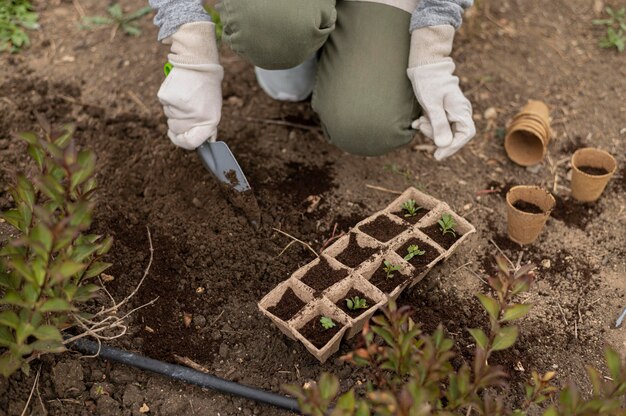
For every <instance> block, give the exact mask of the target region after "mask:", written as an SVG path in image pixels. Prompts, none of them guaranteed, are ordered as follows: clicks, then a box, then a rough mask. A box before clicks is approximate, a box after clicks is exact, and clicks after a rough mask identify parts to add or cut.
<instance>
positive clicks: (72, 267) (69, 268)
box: [53, 260, 85, 279]
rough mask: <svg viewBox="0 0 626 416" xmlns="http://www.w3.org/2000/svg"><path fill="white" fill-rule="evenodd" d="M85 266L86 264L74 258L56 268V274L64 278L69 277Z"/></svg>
mask: <svg viewBox="0 0 626 416" xmlns="http://www.w3.org/2000/svg"><path fill="white" fill-rule="evenodd" d="M84 268H85V265H84V264H82V263H78V262H75V261H72V260H65V261H64V262H62V263H61V264H60V265H57V267H55V268H54V272H53V273H54V274H58V275H60V276H61V277H62V278H63V279H68V278H70V277H72V276H74V275H76V274H78V273H79V272H81V271H82V270H83V269H84Z"/></svg>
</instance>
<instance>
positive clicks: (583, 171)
mask: <svg viewBox="0 0 626 416" xmlns="http://www.w3.org/2000/svg"><path fill="white" fill-rule="evenodd" d="M616 170H617V162H616V161H615V158H614V157H613V156H611V154H609V153H608V152H605V151H604V150H600V149H594V148H591V147H587V148H584V149H578V150H577V151H576V152H575V153H574V154H573V155H572V184H571V187H572V197H573V198H574V199H576V200H578V201H581V202H594V201H597V200H598V198H600V195H602V192H604V188H606V185H607V183H608V182H609V180H610V179H611V177H613V175H614V174H615V171H616Z"/></svg>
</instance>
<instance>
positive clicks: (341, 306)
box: [335, 288, 376, 318]
mask: <svg viewBox="0 0 626 416" xmlns="http://www.w3.org/2000/svg"><path fill="white" fill-rule="evenodd" d="M355 296H358V297H359V299H365V302H366V305H367V307H366V308H365V309H354V310H352V309H350V308H348V303H347V302H346V299H352V298H354V297H355ZM375 304H376V302H374V301H373V300H372V299H370V298H368V297H367V296H365V295H364V294H363V292H361V291H360V290H358V289H354V288H353V289H350V291H349V292H348V293H346V295H345V296H344V297H342V298H341V299H339V300H338V301H337V303H335V305H337V307H338V308H339V309H341V310H342V311H344V312H345V313H346V314H347V315H348V316H350V317H351V318H356V317H357V316H359V315H361V314H362V313H363V312H365V311H366V310H368V309H369V308H371V307H372V306H374V305H375Z"/></svg>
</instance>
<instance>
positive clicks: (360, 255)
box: [324, 232, 382, 269]
mask: <svg viewBox="0 0 626 416" xmlns="http://www.w3.org/2000/svg"><path fill="white" fill-rule="evenodd" d="M381 248H382V246H381V245H380V243H378V242H377V241H376V240H374V239H373V238H371V237H369V236H367V235H365V234H360V233H354V232H351V233H350V234H349V235H346V236H344V237H341V238H340V239H339V240H337V241H336V242H335V243H333V245H331V246H330V247H328V248H327V249H326V250H325V251H324V254H326V255H327V256H330V257H334V258H335V259H337V261H338V262H340V263H341V264H344V265H346V266H348V267H350V268H353V269H354V268H357V267H359V266H360V265H361V264H363V263H365V262H367V261H371V260H372V258H373V257H374V256H375V255H376V254H377V253H379V252H380V250H381Z"/></svg>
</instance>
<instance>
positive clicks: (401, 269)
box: [259, 188, 476, 363]
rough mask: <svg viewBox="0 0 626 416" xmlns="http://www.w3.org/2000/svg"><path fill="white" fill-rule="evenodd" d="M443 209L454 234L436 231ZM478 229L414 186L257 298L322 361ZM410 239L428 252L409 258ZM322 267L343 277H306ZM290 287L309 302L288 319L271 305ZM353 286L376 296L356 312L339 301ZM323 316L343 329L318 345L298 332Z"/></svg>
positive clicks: (265, 311) (266, 311) (289, 333)
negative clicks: (408, 208)
mask: <svg viewBox="0 0 626 416" xmlns="http://www.w3.org/2000/svg"><path fill="white" fill-rule="evenodd" d="M410 199H412V200H414V201H415V202H416V204H417V206H419V207H421V208H420V209H419V210H417V213H416V215H414V216H411V217H407V215H406V214H407V213H406V212H403V210H402V205H403V204H404V202H406V201H408V200H410ZM443 214H450V215H451V216H452V218H453V219H454V221H455V222H456V227H455V235H454V236H452V234H448V235H445V236H443V237H442V236H441V235H439V234H438V233H437V230H438V221H439V220H440V219H441V216H442V215H443ZM390 230H393V231H392V232H391V234H394V235H393V236H392V235H390ZM439 232H441V231H439ZM474 232H476V229H475V228H474V227H473V226H472V224H470V223H469V222H468V221H467V220H466V219H465V218H463V217H461V216H460V215H458V214H457V213H455V212H453V211H452V209H451V208H450V207H449V206H448V205H447V204H446V203H444V202H442V201H439V200H437V199H436V198H433V197H432V196H429V195H426V194H424V193H422V192H420V191H418V190H417V189H415V188H409V189H407V190H406V191H405V192H404V193H402V195H400V196H399V197H398V198H397V199H395V200H394V201H393V202H392V203H391V204H389V205H388V206H387V207H386V208H385V209H383V210H381V211H378V212H376V213H374V214H373V215H371V216H370V217H368V218H366V219H364V220H363V221H361V222H359V223H358V224H357V225H356V226H355V227H354V228H353V229H352V230H350V233H348V234H347V235H345V236H343V237H341V238H339V239H338V240H337V241H336V242H335V243H334V244H332V245H331V246H330V247H328V248H327V249H326V250H325V251H324V252H323V253H322V254H321V256H320V258H318V259H315V260H313V261H312V262H310V263H309V264H307V265H305V266H303V267H301V268H300V269H298V270H296V271H295V272H294V273H293V274H292V275H291V276H290V277H289V279H287V280H286V281H284V282H282V283H280V284H279V285H278V286H276V287H275V288H274V289H273V290H272V291H271V292H269V293H268V294H267V295H266V296H265V297H264V298H263V299H262V300H261V301H260V302H259V309H260V310H261V312H262V313H263V314H264V315H266V316H267V317H268V318H270V319H271V320H272V321H273V322H274V324H276V326H277V327H278V328H279V329H280V330H281V332H283V333H284V334H285V335H287V336H288V337H290V338H292V339H296V340H298V341H300V342H302V344H304V346H305V347H306V349H307V350H308V351H309V352H310V353H311V354H313V355H314V356H315V358H317V359H318V360H319V361H320V362H322V363H323V362H324V361H326V360H327V359H328V357H330V356H331V355H332V354H334V353H335V352H337V351H338V350H339V345H340V344H341V341H342V340H343V338H344V337H345V338H351V337H353V336H355V335H356V334H358V333H359V332H360V331H361V329H362V328H363V325H364V324H365V322H366V321H367V320H368V319H369V318H370V317H371V316H372V315H373V314H374V313H375V312H376V311H377V310H378V309H380V308H381V307H383V306H385V305H386V304H387V303H388V302H389V300H395V299H396V298H398V296H400V294H401V293H402V292H403V291H404V290H405V289H406V288H407V287H409V286H413V285H415V284H417V283H418V282H419V281H420V280H422V279H423V278H424V276H426V274H428V272H429V271H430V270H431V269H432V268H433V267H434V266H435V265H436V264H437V263H439V262H440V261H444V260H446V259H447V258H448V257H450V256H451V255H452V253H454V252H455V251H456V250H457V249H458V248H459V247H460V246H461V245H462V244H463V243H464V242H465V241H466V240H467V238H468V237H469V236H470V235H471V234H473V233H474ZM444 237H445V238H444ZM409 243H410V244H409ZM407 244H408V245H409V246H410V245H417V246H418V248H419V250H418V252H421V251H422V250H424V251H425V252H426V253H424V254H423V256H425V257H423V258H420V257H418V258H416V257H413V259H411V258H408V257H407V256H408V251H407V253H404V252H403V249H407ZM407 250H408V249H407ZM398 251H399V252H398ZM407 258H408V260H406V259H407ZM320 266H328V267H330V269H327V270H331V271H332V272H333V273H332V274H334V275H337V276H343V277H337V279H336V281H335V280H330V281H327V282H323V283H324V284H318V283H320V282H318V281H316V280H313V281H311V278H310V276H317V275H319V273H317V274H316V273H312V274H309V275H308V276H309V277H308V278H305V276H307V273H309V272H310V271H311V269H313V268H316V267H320ZM388 266H395V267H388ZM385 267H387V270H385ZM393 269H397V270H393ZM317 271H319V269H318V270H317ZM337 271H342V273H337ZM344 275H345V276H344ZM303 278H305V279H304V280H305V281H306V282H308V283H309V284H310V285H311V286H317V287H311V286H309V285H307V284H306V283H305V282H304V281H303ZM326 280H328V279H326ZM287 289H291V290H292V291H293V292H294V294H295V295H296V297H298V298H299V299H300V300H301V301H302V302H303V303H304V304H305V306H304V307H303V308H302V309H300V310H299V311H298V312H296V313H295V314H294V316H292V317H291V318H289V319H287V320H284V319H281V318H279V317H277V316H275V315H274V314H272V313H271V312H270V311H269V309H272V308H273V307H275V306H276V305H278V304H279V303H280V301H281V300H282V297H283V295H284V294H285V292H286V291H287ZM351 290H356V291H358V292H360V293H362V294H363V295H364V296H366V297H367V298H369V299H370V300H372V304H368V305H367V309H364V312H362V313H361V314H359V315H358V316H353V317H351V316H349V315H348V314H346V313H345V312H344V311H343V310H341V309H340V308H339V307H338V306H337V304H339V302H342V301H345V299H344V297H345V296H346V295H347V294H348V293H350V291H351ZM320 316H325V317H328V318H331V319H332V320H333V322H335V323H336V324H338V326H341V328H340V329H339V330H338V331H336V333H335V334H334V335H333V336H332V337H331V338H330V340H329V341H328V342H326V344H325V345H324V346H321V347H320V348H318V347H316V346H315V345H313V343H312V342H311V341H310V340H308V339H307V338H306V337H305V336H303V335H302V333H301V332H300V331H301V330H302V329H303V328H305V326H306V325H307V324H310V323H311V320H313V319H316V318H318V317H320ZM320 328H321V323H320ZM314 330H315V328H314ZM333 332H335V330H334V329H333ZM329 334H330V333H329ZM315 335H316V336H319V334H315ZM324 341H325V340H324Z"/></svg>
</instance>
